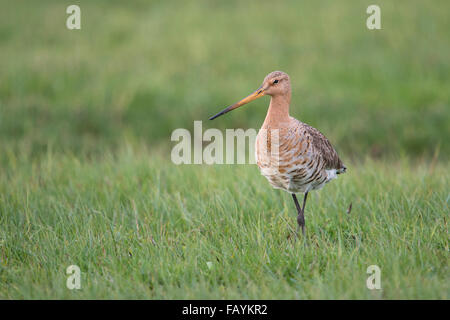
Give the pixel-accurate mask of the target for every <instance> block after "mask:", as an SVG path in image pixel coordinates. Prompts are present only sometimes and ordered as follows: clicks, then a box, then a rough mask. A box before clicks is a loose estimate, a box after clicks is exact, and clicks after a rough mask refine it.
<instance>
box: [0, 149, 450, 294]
mask: <svg viewBox="0 0 450 320" xmlns="http://www.w3.org/2000/svg"><path fill="white" fill-rule="evenodd" d="M149 159H151V160H149ZM448 169H449V168H448V166H442V165H439V164H437V165H435V166H434V167H430V166H427V165H421V166H414V167H411V166H410V165H408V163H407V162H403V163H398V164H396V165H391V164H386V163H378V162H373V161H371V160H367V161H366V162H364V163H362V164H359V165H354V166H350V170H349V172H348V173H347V174H345V175H343V176H340V178H339V179H338V180H336V181H333V183H331V184H329V185H327V186H326V187H325V189H323V191H319V192H315V193H313V194H312V196H311V197H310V200H309V202H308V204H307V210H306V222H307V239H306V245H305V244H304V243H303V242H302V241H296V242H294V241H293V240H292V237H291V236H292V235H293V232H294V230H295V227H296V219H295V215H296V214H295V207H294V204H293V203H292V199H291V197H290V196H289V195H288V194H286V193H284V192H281V191H275V190H273V189H271V188H270V187H269V185H268V184H267V183H266V182H265V181H264V178H263V177H262V176H260V175H259V173H258V171H257V169H256V167H254V166H244V165H243V166H217V167H212V166H211V167H203V166H184V167H183V169H181V167H179V166H175V165H173V164H165V163H164V161H163V158H161V159H158V158H157V157H156V158H155V157H151V156H150V155H149V153H148V151H147V150H145V148H140V151H137V150H134V149H133V148H132V147H129V148H126V149H124V150H122V151H120V152H118V153H117V154H116V155H104V156H103V157H102V158H99V159H91V160H88V159H80V158H77V157H73V156H57V155H54V154H48V156H47V157H45V158H43V159H42V160H41V161H40V162H33V161H28V159H15V158H11V159H10V165H9V166H8V171H7V172H8V174H7V175H2V178H1V179H0V194H1V196H0V208H1V211H2V215H1V218H0V225H1V226H2V228H1V232H0V239H1V243H0V244H1V257H2V258H1V260H2V264H1V269H0V270H1V272H0V297H1V298H8V299H9V298H26V299H37V298H38V299H42V298H44V299H46V298H57V299H59V298H76V299H78V298H87V299H91V298H121V299H122V298H139V299H140V298H156V299H162V298H163V299H171V298H177V299H184V298H192V299H197V298H204V299H209V298H218V299H222V298H230V299H241V298H249V299H292V298H294V299H298V298H300V299H305V298H313V299H330V298H333V299H343V298H350V299H354V298H358V299H366V298H367V299H372V298H375V299H378V298H384V299H409V298H421V299H422V298H424V299H431V298H438V299H447V298H448V293H449V286H448V283H449V282H448V276H449V273H448V249H449V248H448V225H447V219H448V201H449V194H448V190H449V187H450V186H449V181H448V179H447V176H446V175H447V172H448ZM350 203H353V209H352V211H351V213H350V214H348V213H346V209H347V208H348V206H349V204H350ZM288 237H290V239H288ZM71 264H76V265H78V266H79V267H80V268H81V270H82V289H81V290H79V291H71V290H68V289H67V288H66V277H67V276H66V275H65V269H66V268H67V267H68V266H69V265H71ZM208 264H209V265H210V266H211V267H208ZM373 264H375V265H378V266H379V267H380V268H381V272H382V276H381V284H382V290H381V291H377V290H375V291H371V290H368V289H367V288H366V279H367V277H368V275H367V274H366V269H367V267H368V266H369V265H373Z"/></svg>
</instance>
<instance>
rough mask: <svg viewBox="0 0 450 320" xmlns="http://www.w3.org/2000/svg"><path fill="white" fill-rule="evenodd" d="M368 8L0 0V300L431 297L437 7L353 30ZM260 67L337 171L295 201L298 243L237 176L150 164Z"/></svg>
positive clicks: (248, 178)
mask: <svg viewBox="0 0 450 320" xmlns="http://www.w3.org/2000/svg"><path fill="white" fill-rule="evenodd" d="M74 3H78V4H79V5H80V7H81V11H82V22H81V24H82V29H81V30H78V31H69V30H67V29H66V27H65V20H66V18H67V14H66V13H65V10H66V7H67V6H68V5H70V4H74ZM370 4H373V2H372V1H369V0H367V1H366V0H364V1H358V2H355V1H339V2H337V1H332V0H327V1H320V2H319V1H316V2H313V1H311V2H300V1H293V0H292V1H278V2H276V3H275V2H273V1H258V3H251V2H239V1H226V2H223V1H222V2H219V1H195V2H194V1H184V2H177V3H174V2H149V1H146V0H137V1H128V2H126V3H125V2H123V1H119V0H108V1H106V0H97V1H75V2H74V1H70V2H67V1H56V0H42V1H39V2H30V1H25V0H18V1H14V2H11V1H5V0H0V7H1V10H0V70H1V71H0V298H4V299H11V298H31V299H43V298H57V299H59V298H65V299H69V298H76V299H78V298H80V299H81V298H89V299H90V298H167V299H169V298H269V299H271V298H326V299H328V298H351V299H353V298H360V299H378V298H381V299H394V298H402V299H406V298H425V299H431V298H441V299H448V297H449V281H448V280H449V275H450V274H449V271H448V253H449V247H448V225H447V217H448V211H449V210H448V209H449V208H448V202H449V200H450V195H449V192H448V190H449V189H450V188H449V174H448V172H449V169H450V165H449V160H450V158H449V155H450V144H449V143H448V141H449V139H450V72H449V71H450V60H449V59H448V57H449V56H450V41H449V39H450V37H449V30H450V28H449V19H448V14H447V12H449V9H450V5H449V2H448V1H444V0H442V1H439V0H438V1H434V2H433V4H431V3H428V2H424V1H419V0H414V1H407V2H406V1H395V2H393V1H388V0H379V1H377V4H379V5H380V7H381V10H382V11H381V14H382V30H378V31H369V30H367V28H366V27H365V20H366V18H367V14H366V13H365V12H366V8H367V6H368V5H370ZM273 70H283V71H286V72H287V73H289V75H290V76H291V79H292V88H293V96H292V106H291V114H292V115H293V116H295V117H296V118H298V119H300V120H302V121H304V122H307V123H309V124H311V125H313V126H314V127H317V128H318V129H320V130H321V131H322V132H323V133H324V134H325V135H326V136H328V137H329V138H330V140H331V141H332V143H333V145H335V146H336V147H337V149H338V151H339V154H340V155H341V157H342V159H343V160H344V162H345V164H346V165H347V166H348V167H349V171H348V173H346V174H345V175H343V176H340V178H339V179H338V180H337V181H334V182H333V183H332V184H330V185H327V186H326V187H325V189H323V190H322V191H320V192H317V193H313V194H312V195H311V197H310V199H309V200H308V205H307V212H306V223H307V231H308V236H307V240H306V245H305V244H304V243H302V242H301V241H297V242H293V241H292V238H290V239H288V236H289V235H292V232H293V230H294V229H295V227H296V224H295V223H296V221H295V210H294V205H293V203H292V200H291V199H290V196H289V195H288V194H285V193H283V192H281V191H276V190H272V189H271V188H270V187H269V185H268V184H267V182H266V181H265V180H264V178H263V177H261V176H260V175H259V173H258V172H257V169H256V167H254V166H219V165H217V166H188V165H182V166H175V165H173V164H172V163H171V162H170V160H169V158H170V148H171V146H172V145H173V144H172V145H171V143H170V136H171V133H172V131H173V130H174V129H177V128H187V129H189V130H192V127H193V122H194V120H202V119H203V120H206V119H207V118H208V117H209V116H211V115H213V114H215V113H216V112H218V111H219V110H222V108H223V107H225V106H227V105H229V104H231V103H233V102H235V101H237V100H238V99H239V98H242V97H244V96H245V95H247V94H248V93H250V92H251V91H252V90H254V89H256V88H257V87H258V86H259V85H260V83H261V81H262V79H263V77H264V76H265V75H266V74H267V73H269V72H270V71H273ZM267 104H268V99H265V98H263V99H260V100H258V101H255V102H254V103H253V104H252V105H249V106H247V107H245V108H242V109H240V110H239V111H236V113H230V114H229V115H227V116H224V117H222V118H220V119H218V120H220V121H215V122H204V123H203V128H204V130H206V129H207V128H210V127H212V126H217V127H218V128H219V129H225V128H245V129H247V128H259V127H260V125H261V123H262V121H263V118H264V115H265V112H266V106H267ZM350 203H352V204H353V210H352V212H351V213H350V214H347V213H346V209H347V208H348V206H349V204H350ZM71 264H77V265H78V266H79V267H80V268H81V270H82V272H83V273H82V289H81V290H79V291H70V290H68V289H67V288H66V285H65V284H66V278H67V275H66V274H65V270H66V268H67V267H68V266H69V265H71ZM372 264H376V265H378V266H379V267H380V268H381V271H382V280H381V282H382V288H383V289H382V290H381V291H371V290H368V289H367V288H366V286H365V283H366V279H367V277H368V275H367V274H366V269H367V267H368V266H369V265H372Z"/></svg>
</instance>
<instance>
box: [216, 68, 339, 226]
mask: <svg viewBox="0 0 450 320" xmlns="http://www.w3.org/2000/svg"><path fill="white" fill-rule="evenodd" d="M265 95H269V96H271V99H270V105H269V110H268V111H267V115H266V119H265V120H264V123H263V125H262V127H261V130H260V131H259V133H258V136H257V138H256V145H255V151H256V152H255V157H256V163H257V165H258V167H259V169H260V171H261V174H262V175H263V176H265V177H266V178H267V180H268V181H269V183H270V184H271V185H272V186H273V187H274V188H278V189H282V190H285V191H287V192H289V193H291V194H292V198H293V199H294V203H295V207H296V208H297V212H298V216H297V223H298V228H301V229H302V233H303V234H305V217H304V213H305V204H306V199H307V197H308V192H309V191H311V190H317V189H320V188H322V187H323V186H324V185H325V184H326V183H327V182H329V181H331V180H333V179H334V178H336V176H337V174H340V173H343V172H345V171H346V167H345V166H344V164H343V163H342V161H341V159H339V156H338V154H337V152H336V150H334V148H333V147H332V146H331V143H330V142H329V141H328V139H327V138H326V137H325V136H324V135H323V134H322V133H320V132H319V130H317V129H315V128H313V127H311V126H309V125H307V124H306V123H303V122H301V121H299V120H297V119H295V118H293V117H291V116H290V115H289V105H290V102H291V84H290V80H289V76H288V75H287V74H286V73H284V72H281V71H274V72H271V73H269V74H268V75H267V76H266V77H265V79H264V81H263V84H262V85H261V87H259V88H258V90H256V91H255V92H254V93H252V94H251V95H249V96H248V97H246V98H244V99H242V100H241V101H239V102H237V103H235V104H233V105H231V106H229V107H228V108H226V109H224V110H223V111H221V112H219V113H218V114H216V115H215V116H213V117H211V118H210V120H213V119H215V118H217V117H219V116H221V115H223V114H225V113H227V112H229V111H231V110H233V109H236V108H239V107H241V106H243V105H244V104H247V103H249V102H251V101H253V100H255V99H258V98H260V97H263V96H265ZM299 192H300V193H303V194H304V197H303V205H302V206H300V204H299V203H298V200H297V197H296V195H295V194H296V193H299Z"/></svg>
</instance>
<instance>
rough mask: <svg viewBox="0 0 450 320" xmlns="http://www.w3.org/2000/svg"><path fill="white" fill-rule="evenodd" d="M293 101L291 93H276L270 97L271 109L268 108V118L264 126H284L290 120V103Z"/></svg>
mask: <svg viewBox="0 0 450 320" xmlns="http://www.w3.org/2000/svg"><path fill="white" fill-rule="evenodd" d="M290 103H291V95H290V94H288V95H275V96H272V97H271V99H270V105H269V110H267V115H266V119H265V120H264V125H263V126H270V127H273V128H276V127H280V126H283V124H284V123H286V122H289V119H290V117H289V104H290Z"/></svg>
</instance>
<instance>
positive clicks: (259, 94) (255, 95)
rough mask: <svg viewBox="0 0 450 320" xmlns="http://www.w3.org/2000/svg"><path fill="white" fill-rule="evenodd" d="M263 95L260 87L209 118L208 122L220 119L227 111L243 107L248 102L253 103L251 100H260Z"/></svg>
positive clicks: (263, 92)
mask: <svg viewBox="0 0 450 320" xmlns="http://www.w3.org/2000/svg"><path fill="white" fill-rule="evenodd" d="M264 95H265V90H264V88H262V87H260V88H259V89H258V90H256V91H255V92H253V93H252V94H251V95H249V96H248V97H246V98H244V99H242V100H241V101H239V102H236V103H235V104H233V105H231V106H229V107H228V108H225V109H223V110H222V111H220V112H219V113H218V114H216V115H215V116H212V117H211V118H209V120H214V119H215V118H217V117H220V116H221V115H223V114H225V113H227V112H229V111H231V110H234V109H237V108H239V107H241V106H243V105H244V104H247V103H249V102H251V101H253V100H256V99H258V98H261V97H262V96H264Z"/></svg>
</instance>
